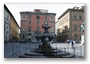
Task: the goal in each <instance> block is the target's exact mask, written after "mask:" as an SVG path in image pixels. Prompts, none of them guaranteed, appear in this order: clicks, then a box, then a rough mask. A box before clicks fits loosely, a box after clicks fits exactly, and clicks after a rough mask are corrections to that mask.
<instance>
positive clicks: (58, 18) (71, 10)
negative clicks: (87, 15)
mask: <svg viewBox="0 0 90 64" xmlns="http://www.w3.org/2000/svg"><path fill="white" fill-rule="evenodd" d="M69 11H82V12H84V9H67V10H66V11H65V12H64V13H63V14H62V15H61V16H59V17H58V20H59V19H60V18H61V17H63V16H64V15H65V14H66V13H67V12H69Z"/></svg>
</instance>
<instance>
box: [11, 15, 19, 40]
mask: <svg viewBox="0 0 90 64" xmlns="http://www.w3.org/2000/svg"><path fill="white" fill-rule="evenodd" d="M19 29H20V27H19V25H18V24H17V22H16V20H15V19H14V17H13V16H12V15H11V16H10V41H18V40H19Z"/></svg>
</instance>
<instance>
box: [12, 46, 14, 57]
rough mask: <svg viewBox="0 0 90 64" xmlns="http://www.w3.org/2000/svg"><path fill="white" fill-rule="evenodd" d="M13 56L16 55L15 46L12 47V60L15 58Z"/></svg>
mask: <svg viewBox="0 0 90 64" xmlns="http://www.w3.org/2000/svg"><path fill="white" fill-rule="evenodd" d="M13 55H14V46H13V47H12V58H13Z"/></svg>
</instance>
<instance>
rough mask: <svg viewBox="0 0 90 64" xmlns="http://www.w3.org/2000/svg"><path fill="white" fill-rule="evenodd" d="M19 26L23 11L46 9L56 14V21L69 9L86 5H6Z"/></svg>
mask: <svg viewBox="0 0 90 64" xmlns="http://www.w3.org/2000/svg"><path fill="white" fill-rule="evenodd" d="M6 6H7V7H8V9H9V10H10V12H11V13H12V15H13V16H14V18H15V19H16V21H17V23H18V25H19V26H20V12H22V11H34V9H46V10H48V12H49V13H56V20H55V22H56V21H58V17H59V16H61V15H62V14H63V12H65V11H66V10H67V9H68V8H73V7H75V6H76V7H81V6H84V4H54V3H53V4H43V3H42V4H41V3H40V4H6Z"/></svg>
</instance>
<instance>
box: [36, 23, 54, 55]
mask: <svg viewBox="0 0 90 64" xmlns="http://www.w3.org/2000/svg"><path fill="white" fill-rule="evenodd" d="M42 28H43V29H44V32H43V34H42V35H41V36H39V35H38V36H36V38H37V37H38V38H39V39H41V42H42V44H40V45H39V49H35V52H37V53H42V54H43V55H45V56H52V53H54V52H55V51H54V49H52V47H51V45H50V41H51V40H52V39H54V36H52V35H50V34H49V32H48V29H49V28H50V26H48V23H47V22H45V23H44V25H42Z"/></svg>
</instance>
